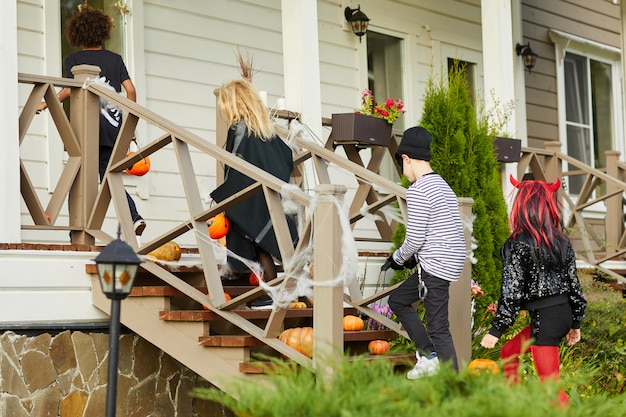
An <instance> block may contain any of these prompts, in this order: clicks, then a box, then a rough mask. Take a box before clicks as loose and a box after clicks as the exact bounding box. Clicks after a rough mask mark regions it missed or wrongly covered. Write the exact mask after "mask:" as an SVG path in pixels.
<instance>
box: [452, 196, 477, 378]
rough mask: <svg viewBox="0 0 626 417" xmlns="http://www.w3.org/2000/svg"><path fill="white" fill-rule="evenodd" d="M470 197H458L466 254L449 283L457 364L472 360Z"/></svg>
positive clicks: (471, 202) (461, 365)
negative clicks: (453, 280) (458, 272)
mask: <svg viewBox="0 0 626 417" xmlns="http://www.w3.org/2000/svg"><path fill="white" fill-rule="evenodd" d="M473 204H474V200H472V199H471V198H459V211H460V212H461V220H462V221H463V232H464V235H465V247H466V252H467V255H468V256H466V257H465V265H464V266H463V272H462V273H461V278H459V280H458V281H457V282H455V283H453V284H452V285H450V303H449V307H448V310H449V312H448V314H449V319H450V333H452V340H454V347H455V349H456V357H457V360H458V362H459V366H460V367H463V366H464V365H463V364H468V363H469V362H470V361H471V360H472V314H471V311H472V262H471V260H470V258H469V254H470V251H471V244H472V226H473V223H472V205H473Z"/></svg>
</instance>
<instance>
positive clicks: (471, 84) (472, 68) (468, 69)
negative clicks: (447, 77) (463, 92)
mask: <svg viewBox="0 0 626 417" xmlns="http://www.w3.org/2000/svg"><path fill="white" fill-rule="evenodd" d="M453 69H454V70H457V69H458V70H463V76H464V77H465V81H466V82H467V90H468V91H467V93H468V94H469V97H470V100H471V101H472V104H473V105H476V71H477V65H476V64H474V63H472V62H467V61H462V60H460V59H452V58H448V74H450V71H451V70H453Z"/></svg>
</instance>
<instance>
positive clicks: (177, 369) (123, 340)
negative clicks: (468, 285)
mask: <svg viewBox="0 0 626 417" xmlns="http://www.w3.org/2000/svg"><path fill="white" fill-rule="evenodd" d="M108 348H109V336H108V334H106V333H97V332H81V331H63V332H61V333H58V334H55V335H51V334H50V333H42V334H38V335H36V336H27V335H25V334H18V333H14V332H12V331H9V332H5V333H3V334H2V335H1V336H0V417H27V416H29V417H44V416H46V417H48V416H52V417H54V416H60V417H94V416H104V414H105V404H106V389H107V366H108V357H109V355H108ZM118 363H119V371H118V372H119V377H118V383H117V410H116V415H118V416H120V417H121V416H124V417H205V416H206V417H208V416H232V413H230V412H229V411H228V410H225V409H224V408H223V407H222V406H221V405H219V404H216V403H212V402H209V401H205V400H200V399H197V398H193V397H191V396H190V391H191V390H192V389H193V388H194V387H200V386H203V387H206V386H209V385H208V383H207V382H206V381H205V380H203V379H202V378H200V377H199V376H197V375H196V374H195V373H193V372H192V371H190V370H189V369H188V368H186V367H184V366H183V365H182V364H180V363H179V362H178V361H176V360H175V359H173V358H171V357H170V356H168V355H167V354H165V353H164V352H162V351H161V350H159V349H157V348H156V347H154V346H153V345H151V344H150V343H148V342H146V341H145V340H144V339H142V338H140V337H139V336H136V335H134V334H124V335H122V336H121V337H120V352H119V362H118Z"/></svg>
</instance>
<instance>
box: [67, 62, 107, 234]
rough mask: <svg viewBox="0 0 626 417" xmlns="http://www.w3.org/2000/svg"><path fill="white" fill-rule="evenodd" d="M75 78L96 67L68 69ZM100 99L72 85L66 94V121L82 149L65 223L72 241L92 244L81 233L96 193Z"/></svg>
mask: <svg viewBox="0 0 626 417" xmlns="http://www.w3.org/2000/svg"><path fill="white" fill-rule="evenodd" d="M72 74H74V78H75V79H76V80H80V81H85V80H86V79H88V78H89V79H91V80H95V79H96V78H97V77H98V75H99V74H100V68H99V67H96V66H93V65H77V66H75V67H73V68H72ZM99 108H100V101H99V99H98V96H96V95H95V94H93V93H90V92H89V91H87V90H86V89H84V88H73V89H72V92H71V95H70V124H71V125H72V128H73V129H74V132H75V134H76V138H77V139H78V143H79V145H80V148H81V152H82V164H81V167H80V169H79V171H78V176H77V178H76V181H74V183H73V184H72V187H71V188H70V193H69V225H70V227H71V228H72V229H78V230H72V232H71V235H72V238H71V240H72V243H73V244H81V245H93V244H94V243H95V239H94V238H93V236H91V235H88V234H87V233H85V229H86V228H87V221H88V220H89V219H88V216H89V213H91V210H92V208H93V206H94V203H95V201H96V196H97V195H98V161H99V158H98V155H99V153H100V152H99V149H100V133H99V132H100V116H99Z"/></svg>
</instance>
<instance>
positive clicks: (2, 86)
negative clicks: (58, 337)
mask: <svg viewBox="0 0 626 417" xmlns="http://www.w3.org/2000/svg"><path fill="white" fill-rule="evenodd" d="M0 51H2V53H0V94H1V95H2V100H0V126H2V133H3V141H2V143H3V147H2V152H0V195H2V196H4V198H3V203H2V205H1V206H0V218H2V221H1V222H0V242H2V243H20V242H21V237H20V230H21V226H20V225H21V218H20V202H21V201H22V197H21V195H20V175H19V173H20V144H19V129H18V105H17V97H18V93H17V91H18V89H17V3H16V2H15V1H8V2H5V3H4V4H3V8H2V17H0Z"/></svg>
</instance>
